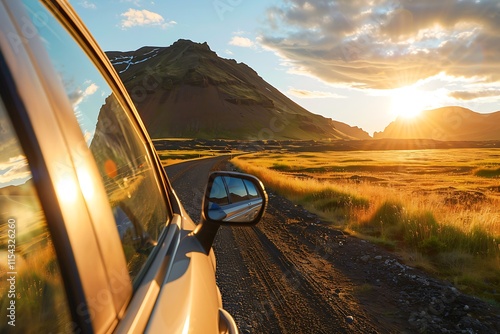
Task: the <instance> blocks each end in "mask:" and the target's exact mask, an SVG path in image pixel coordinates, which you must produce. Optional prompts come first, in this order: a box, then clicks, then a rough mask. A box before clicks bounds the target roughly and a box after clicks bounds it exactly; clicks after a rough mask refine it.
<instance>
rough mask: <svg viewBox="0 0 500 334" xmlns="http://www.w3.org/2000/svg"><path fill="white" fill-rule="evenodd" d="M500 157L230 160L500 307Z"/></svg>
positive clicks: (436, 153) (418, 153)
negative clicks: (497, 174) (471, 272)
mask: <svg viewBox="0 0 500 334" xmlns="http://www.w3.org/2000/svg"><path fill="white" fill-rule="evenodd" d="M499 157H500V152H499V151H498V150H496V149H460V150H458V149H451V150H414V151H369V152H361V151H357V152H356V151H349V152H307V153H289V152H285V153H283V154H279V153H276V152H273V153H270V152H262V153H255V154H250V155H245V156H240V157H237V158H235V159H233V160H232V162H233V163H234V164H235V165H236V166H237V167H238V168H240V169H242V170H244V171H245V172H248V173H251V174H254V175H256V176H258V177H259V178H260V179H261V180H262V182H263V183H264V184H265V185H266V187H269V188H271V189H273V190H275V191H276V192H278V193H279V194H281V195H283V196H285V197H288V198H289V199H291V200H292V201H295V202H296V203H300V204H302V205H304V206H305V207H306V208H307V209H309V210H311V211H313V212H315V213H318V214H319V215H321V216H322V217H323V218H324V219H325V220H328V221H330V222H331V223H332V224H334V225H336V226H337V227H341V228H344V229H345V230H348V231H350V232H351V233H354V234H356V235H358V236H360V237H364V238H367V239H370V240H371V241H374V242H376V243H378V244H381V245H383V246H385V247H387V248H389V249H392V250H395V251H397V252H398V253H399V254H401V255H402V256H403V258H405V259H406V260H407V261H408V262H409V263H410V264H414V265H417V266H418V267H420V268H423V269H426V270H428V271H430V272H433V273H434V274H436V275H437V276H439V277H442V278H446V279H449V280H450V281H454V282H455V283H456V284H457V285H459V286H460V287H461V288H462V289H463V290H465V291H467V292H470V293H473V294H476V295H478V296H481V297H483V298H485V299H488V300H493V301H495V302H497V303H500V295H499V294H498V293H497V292H496V293H495V292H494V291H500V205H499V204H500V178H499V177H497V176H495V175H496V174H495V173H496V171H497V170H498V169H497V168H498V167H497V166H498V165H500V159H498V158H499ZM485 171H486V172H485ZM490 171H492V172H490ZM412 259H413V260H412ZM471 268H474V275H470V274H468V272H469V271H470V270H471ZM485 282H487V283H485Z"/></svg>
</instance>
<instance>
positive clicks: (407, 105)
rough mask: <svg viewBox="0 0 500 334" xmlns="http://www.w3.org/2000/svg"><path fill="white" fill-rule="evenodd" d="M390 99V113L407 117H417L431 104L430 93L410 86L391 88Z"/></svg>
mask: <svg viewBox="0 0 500 334" xmlns="http://www.w3.org/2000/svg"><path fill="white" fill-rule="evenodd" d="M391 100H392V101H391V113H392V114H393V115H396V116H398V117H399V116H401V117H403V118H407V119H412V118H415V117H417V116H418V115H420V113H421V112H422V111H423V110H425V109H428V108H429V107H430V105H431V104H432V101H431V95H430V93H428V92H425V91H422V90H419V89H418V88H415V87H412V86H407V87H403V88H397V89H393V90H392V92H391Z"/></svg>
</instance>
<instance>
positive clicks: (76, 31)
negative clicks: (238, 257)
mask: <svg viewBox="0 0 500 334" xmlns="http://www.w3.org/2000/svg"><path fill="white" fill-rule="evenodd" d="M0 139H1V140H0V146H1V149H0V272H1V280H0V292H1V302H0V304H1V305H0V306H1V311H0V315H1V317H0V332H2V333H4V332H5V333H10V332H12V333H14V332H15V333H46V332H47V333H48V332H50V333H67V332H76V333H110V332H113V333H140V332H150V333H157V332H161V333H181V332H182V333H187V332H189V333H237V332H238V329H237V326H236V324H235V321H234V319H233V318H232V316H231V315H230V314H229V313H228V312H227V311H226V310H224V308H223V305H222V300H221V294H220V291H219V289H218V287H217V283H216V278H215V267H216V263H215V256H214V252H213V249H212V243H213V241H214V238H215V236H216V233H217V230H218V228H219V226H220V225H233V226H252V225H254V224H256V223H257V222H258V221H259V220H260V219H261V218H262V216H263V214H264V212H265V209H266V205H267V194H266V191H265V189H264V186H263V185H262V183H261V182H260V181H259V180H258V179H257V178H256V177H254V176H251V175H247V174H242V173H238V172H214V173H212V174H210V175H207V187H206V191H205V195H204V197H203V202H202V203H200V206H201V207H200V209H201V220H200V222H198V224H195V223H194V222H193V221H192V220H191V219H190V218H189V216H188V214H187V213H186V211H185V210H184V208H183V206H182V203H181V202H180V201H179V198H178V197H177V195H176V193H175V191H174V189H173V188H172V186H171V183H170V181H169V179H168V177H167V174H166V173H165V171H164V169H163V167H162V164H161V161H160V159H159V156H158V154H157V153H156V151H155V149H154V146H153V144H152V141H151V139H150V137H149V136H148V133H147V131H146V129H145V127H144V125H143V123H142V121H141V119H140V117H139V114H138V112H137V110H136V109H135V107H134V104H133V102H132V100H131V98H130V96H129V95H128V94H127V92H126V90H125V87H124V85H123V83H122V82H121V81H120V79H119V76H118V75H117V73H116V72H115V70H114V69H113V67H112V65H111V64H110V62H109V61H108V59H107V58H106V56H105V54H104V52H103V51H102V50H101V49H100V48H99V46H98V45H97V43H96V41H95V40H94V39H93V37H92V36H91V34H90V33H89V31H88V30H87V28H86V27H85V25H84V24H83V23H82V21H81V20H80V19H79V17H78V15H77V14H76V12H75V11H74V10H73V9H72V8H71V6H70V5H69V4H68V3H67V2H65V1H62V0H44V1H36V0H22V1H17V0H16V1H14V0H1V1H0Z"/></svg>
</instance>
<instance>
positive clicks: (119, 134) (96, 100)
mask: <svg viewBox="0 0 500 334" xmlns="http://www.w3.org/2000/svg"><path fill="white" fill-rule="evenodd" d="M25 3H26V6H28V7H34V8H28V12H31V13H37V15H38V16H40V15H41V14H40V11H42V10H44V8H43V7H42V6H40V5H38V4H33V3H31V2H30V1H26V2H25ZM43 17H44V22H43V23H44V24H43V25H42V24H39V25H38V26H37V28H38V32H39V34H40V35H41V37H42V40H43V41H44V43H45V47H46V50H47V52H48V54H49V56H50V58H51V61H52V63H53V65H54V67H55V69H56V71H57V72H58V74H59V76H60V79H61V81H62V83H63V85H64V88H65V90H66V94H67V96H68V98H69V100H70V102H71V103H72V107H73V110H74V114H75V116H76V118H77V120H78V123H79V125H80V128H81V131H82V133H83V135H84V137H85V140H86V142H87V145H88V147H89V148H90V150H91V152H92V154H93V156H94V158H95V161H96V163H97V167H98V169H99V172H100V174H101V177H102V181H103V183H104V186H105V188H106V192H107V195H108V199H109V203H110V205H111V208H112V211H113V214H114V217H115V223H116V226H117V229H118V233H119V235H120V239H121V241H122V245H123V250H124V253H125V258H126V260H127V266H128V269H129V272H130V275H131V277H132V278H135V277H137V275H138V273H139V272H140V271H141V268H143V267H144V266H145V263H146V262H147V259H148V256H149V254H151V251H152V249H154V246H155V245H156V242H157V240H158V238H159V236H160V233H161V232H162V230H163V229H164V227H165V224H166V221H167V217H168V211H167V206H166V202H165V199H164V196H163V192H162V190H161V188H160V186H159V182H158V179H157V176H156V173H155V172H154V164H153V163H152V161H151V157H150V155H149V153H148V151H147V149H146V146H145V142H144V139H142V137H141V136H140V135H139V133H138V131H137V129H136V126H135V125H134V123H133V122H132V121H131V119H130V117H129V115H128V113H127V112H126V111H125V110H124V108H123V107H122V105H121V104H120V102H119V101H118V99H117V98H116V96H115V93H114V92H113V90H112V89H111V87H110V86H109V85H108V83H107V82H106V80H105V78H104V77H103V76H102V75H101V73H100V72H99V70H98V69H97V68H96V67H95V65H94V64H93V62H92V61H91V60H90V59H89V58H88V56H87V55H86V53H85V52H84V51H83V50H82V49H81V47H80V46H79V45H78V44H77V43H76V41H75V40H74V39H73V38H72V37H71V35H70V34H69V33H68V32H67V31H66V30H65V29H64V28H63V27H62V26H61V25H60V24H59V22H58V21H57V20H56V19H55V18H54V17H52V16H51V15H50V14H49V13H47V14H46V15H43Z"/></svg>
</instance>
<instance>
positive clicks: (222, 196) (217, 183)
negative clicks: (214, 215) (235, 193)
mask: <svg viewBox="0 0 500 334" xmlns="http://www.w3.org/2000/svg"><path fill="white" fill-rule="evenodd" d="M209 201H210V202H213V203H216V204H218V205H227V204H228V198H227V193H226V188H225V187H224V183H223V182H222V177H216V178H215V179H214V182H213V183H212V188H211V189H210V195H209Z"/></svg>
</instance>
